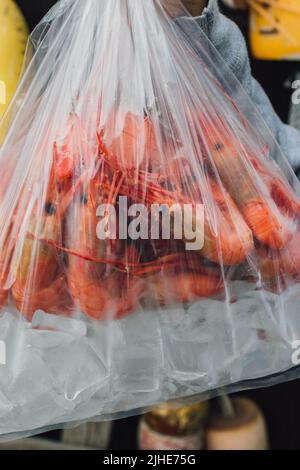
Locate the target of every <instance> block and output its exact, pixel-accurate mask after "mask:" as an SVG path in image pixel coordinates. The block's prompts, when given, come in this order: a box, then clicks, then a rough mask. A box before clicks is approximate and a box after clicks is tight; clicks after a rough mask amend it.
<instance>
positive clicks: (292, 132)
mask: <svg viewBox="0 0 300 470" xmlns="http://www.w3.org/2000/svg"><path fill="white" fill-rule="evenodd" d="M196 20H197V22H198V24H199V26H200V27H201V28H202V30H203V31H204V32H205V33H206V34H207V36H208V37H209V39H210V40H211V42H212V43H213V45H214V46H215V48H216V49H217V50H218V52H219V53H220V54H221V56H222V57H223V59H224V60H225V62H226V63H227V65H228V66H229V67H230V69H231V70H232V72H233V73H234V74H235V76H236V77H237V79H238V80H239V81H240V83H241V84H242V86H243V88H244V89H245V91H246V92H247V93H248V95H249V96H250V98H251V100H252V101H253V103H254V104H255V105H256V107H257V109H258V111H259V113H260V114H261V115H262V117H263V118H264V120H265V122H266V124H267V125H268V127H269V128H270V130H271V132H272V133H273V135H274V137H275V138H276V140H277V141H278V143H279V145H280V147H281V148H282V150H283V152H284V154H285V155H286V157H287V158H288V160H289V162H290V164H291V165H292V167H293V168H294V169H297V168H299V167H300V132H298V131H297V130H296V129H294V128H292V127H290V126H287V125H285V124H284V123H283V122H282V121H281V120H280V118H279V117H278V115H277V114H276V112H275V110H274V108H273V106H272V104H271V102H270V100H269V98H268V97H267V95H266V93H265V92H264V90H263V89H262V87H261V86H260V85H259V83H258V82H257V81H256V80H255V79H254V78H253V77H252V75H251V68H250V61H249V55H248V50H247V45H246V42H245V39H244V37H243V35H242V33H241V31H240V29H239V28H238V26H237V25H236V24H235V23H233V22H232V21H231V20H229V19H228V18H226V17H225V16H223V15H222V14H221V13H220V11H219V9H218V5H217V0H209V2H208V6H207V8H206V9H205V10H204V11H203V14H202V16H200V17H198V18H196ZM185 21H189V20H188V19H186V20H185ZM192 25H193V22H191V26H190V28H188V30H189V34H191V35H193V34H197V28H195V27H192ZM185 29H186V30H187V28H186V25H185ZM193 29H194V31H193ZM198 34H199V33H198Z"/></svg>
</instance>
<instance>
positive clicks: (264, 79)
mask: <svg viewBox="0 0 300 470" xmlns="http://www.w3.org/2000/svg"><path fill="white" fill-rule="evenodd" d="M16 3H17V4H18V5H19V7H20V8H21V10H22V12H23V14H24V16H25V18H26V20H27V23H28V25H29V28H30V30H32V29H33V28H34V27H35V26H36V24H37V23H38V22H39V20H40V19H41V18H42V17H43V15H44V14H45V13H46V12H47V11H48V10H49V8H50V7H51V6H53V5H54V3H55V0H17V1H16ZM299 3H300V2H299ZM222 10H223V12H224V14H226V15H227V16H229V17H230V18H231V19H232V20H233V21H235V22H236V23H237V24H238V25H239V26H240V28H241V30H242V31H243V33H244V35H245V37H246V38H247V41H248V43H249V10H248V9H246V10H242V11H240V10H239V11H238V10H232V9H231V8H228V7H225V6H224V5H222ZM299 25H300V16H299ZM299 29H300V28H299ZM256 47H257V48H258V49H259V44H258V46H256ZM249 49H250V48H249ZM299 52H300V51H299ZM250 54H251V52H250ZM256 55H259V54H256ZM251 65H252V71H253V75H254V76H255V77H256V79H257V80H258V81H259V82H260V83H261V84H262V86H263V87H264V89H265V91H266V93H267V94H268V96H269V98H270V100H271V101H272V103H273V106H274V108H275V110H276V112H277V113H278V115H279V116H280V117H281V119H282V120H284V121H285V122H287V121H288V119H289V110H290V103H291V93H292V91H293V90H292V88H291V83H292V81H293V80H294V79H295V77H296V76H297V73H298V70H299V72H300V62H298V61H297V60H292V61H290V60H289V61H286V60H262V59H259V60H258V59H256V58H254V56H253V55H251ZM239 396H240V397H241V396H242V397H243V396H247V397H250V398H252V399H253V400H254V401H255V402H256V404H257V405H258V406H259V407H260V409H261V410H262V413H263V415H264V416H265V419H266V424H267V428H268V433H269V438H270V447H271V448H272V449H300V433H299V423H300V403H299V396H300V380H298V381H294V382H291V383H286V384H283V385H279V386H275V387H272V388H267V389H260V390H254V391H249V392H245V393H240V394H239ZM217 406H218V405H217V402H216V401H212V402H211V403H210V409H211V410H214V409H216V407H217ZM139 421H140V417H132V418H128V419H123V420H119V421H116V422H115V423H113V424H112V425H110V424H107V425H105V426H104V427H103V428H100V427H99V426H96V427H94V428H87V427H85V428H84V430H83V431H81V434H80V431H79V432H78V433H77V435H76V433H75V434H74V433H73V434H71V438H68V437H66V434H65V435H64V440H65V441H67V442H69V445H70V444H71V445H75V444H78V445H79V444H80V439H81V441H82V439H83V440H84V441H85V442H81V444H82V446H83V447H84V445H87V446H92V445H94V446H95V447H97V446H104V447H107V448H109V449H112V450H115V449H120V450H123V449H130V450H131V449H136V448H137V446H138V443H137V435H138V425H139ZM154 426H155V425H154ZM95 433H96V434H97V433H100V434H101V433H102V437H101V439H100V437H99V436H98V439H97V436H96V438H95ZM67 434H68V433H67ZM42 437H43V438H46V439H50V440H51V442H52V444H51V445H53V446H54V448H55V443H57V446H58V445H59V441H61V439H62V437H63V431H53V432H50V433H47V434H46V435H43V436H42ZM68 439H69V441H68ZM70 439H71V440H72V439H73V442H71V440H70ZM93 440H94V444H93V443H92V441H93ZM97 442H98V444H97ZM2 448H5V445H4V446H3V447H2Z"/></svg>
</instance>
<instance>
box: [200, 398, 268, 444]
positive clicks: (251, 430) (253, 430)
mask: <svg viewBox="0 0 300 470" xmlns="http://www.w3.org/2000/svg"><path fill="white" fill-rule="evenodd" d="M233 407H234V410H235V415H234V416H233V417H230V418H229V417H224V416H220V415H218V416H213V417H212V419H211V420H210V421H209V423H208V428H207V433H206V445H207V449H208V450H267V449H268V435H267V429H266V424H265V420H264V417H263V415H262V413H261V411H260V410H259V408H258V407H257V406H256V404H255V403H254V402H253V401H251V400H249V399H246V398H234V399H233Z"/></svg>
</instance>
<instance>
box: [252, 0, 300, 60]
mask: <svg viewBox="0 0 300 470" xmlns="http://www.w3.org/2000/svg"><path fill="white" fill-rule="evenodd" d="M248 3H249V6H250V41H251V47H252V52H253V54H254V56H255V57H256V58H257V59H264V60H299V59H300V1H299V0H248Z"/></svg>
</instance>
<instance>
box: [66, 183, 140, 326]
mask: <svg viewBox="0 0 300 470" xmlns="http://www.w3.org/2000/svg"><path fill="white" fill-rule="evenodd" d="M104 200H105V201H108V199H107V193H106V191H105V189H104V188H102V190H101V185H100V186H99V184H97V182H96V181H91V182H90V184H89V187H88V188H85V191H84V193H83V194H82V195H81V196H80V197H79V198H77V199H76V198H75V200H74V202H73V204H72V206H71V207H70V210H69V213H68V215H67V246H68V251H69V260H68V282H69V287H70V292H71V295H72V297H73V299H74V301H75V302H76V304H77V306H78V307H79V309H80V310H81V311H82V312H84V313H85V314H86V315H88V316H90V317H92V318H94V319H98V320H100V319H113V318H120V317H122V316H124V315H127V314H128V313H130V312H133V311H134V310H136V308H137V306H138V302H139V299H140V298H141V295H142V293H143V290H144V282H143V281H142V280H140V279H136V278H132V277H130V276H129V275H126V273H125V272H120V271H117V270H116V269H115V265H118V264H122V265H123V266H124V269H123V270H124V271H126V264H127V262H129V260H128V259H127V260H126V256H127V258H128V257H129V258H130V255H129V252H130V249H128V248H126V246H125V245H124V242H123V241H118V240H99V238H98V237H97V224H98V222H99V219H98V218H97V215H96V214H97V206H98V205H99V204H100V203H101V201H102V202H103V201H104ZM74 227H78V233H74ZM132 257H134V254H133V255H132Z"/></svg>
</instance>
